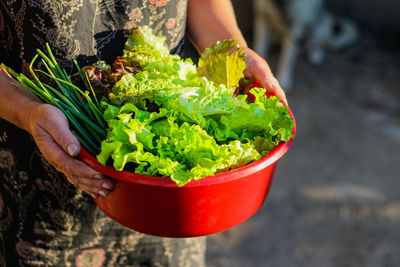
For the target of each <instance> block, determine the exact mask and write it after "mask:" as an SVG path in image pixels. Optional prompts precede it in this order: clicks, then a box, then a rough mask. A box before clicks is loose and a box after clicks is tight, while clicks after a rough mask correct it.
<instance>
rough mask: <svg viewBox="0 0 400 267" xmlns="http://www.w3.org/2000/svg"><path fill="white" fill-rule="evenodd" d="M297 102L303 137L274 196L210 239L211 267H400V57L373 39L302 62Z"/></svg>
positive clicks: (293, 95)
mask: <svg viewBox="0 0 400 267" xmlns="http://www.w3.org/2000/svg"><path fill="white" fill-rule="evenodd" d="M397 51H398V50H397ZM288 100H289V104H290V107H291V109H292V110H293V112H294V115H295V117H296V121H297V136H296V138H295V141H294V143H293V145H292V147H291V148H290V150H289V152H288V153H287V154H286V155H285V156H284V157H283V158H282V159H281V160H280V162H279V166H278V169H277V171H276V174H275V180H274V183H273V185H272V189H271V192H270V195H269V196H268V198H267V201H266V202H265V203H264V205H263V206H262V208H261V209H260V210H259V211H258V212H257V213H256V214H255V215H254V216H253V217H251V218H250V219H248V220H247V221H246V222H244V223H242V224H241V225H239V226H236V227H234V228H233V229H230V230H227V231H225V232H222V233H219V234H215V235H211V236H209V238H208V250H207V262H208V266H209V267H217V266H218V267H219V266H220V267H243V266H245V267H260V266H274V267H275V266H277V267H280V266H284V267H286V266H307V267H313V266H315V267H320V266H328V267H329V266H340V267H342V266H343V267H345V266H363V267H375V266H377V267H378V266H379V267H380V266H393V267H395V266H400V153H399V151H400V54H399V52H395V51H392V52H390V51H387V50H385V49H383V48H382V47H381V46H380V45H379V44H378V43H377V42H376V41H374V40H372V39H370V38H363V39H362V40H361V41H359V42H358V43H357V45H355V46H353V47H352V48H350V49H347V50H345V51H342V52H340V53H338V52H335V53H333V52H332V53H330V54H329V55H328V57H327V58H326V60H325V62H324V63H323V64H322V65H320V66H313V65H311V64H310V63H308V62H307V60H305V59H304V58H300V59H299V60H298V62H297V66H296V71H295V86H294V88H293V89H292V91H291V92H289V93H288Z"/></svg>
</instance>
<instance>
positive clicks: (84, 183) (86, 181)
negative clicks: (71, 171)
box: [67, 176, 114, 197]
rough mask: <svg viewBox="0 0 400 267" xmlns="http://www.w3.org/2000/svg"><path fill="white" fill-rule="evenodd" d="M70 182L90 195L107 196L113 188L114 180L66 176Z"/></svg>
mask: <svg viewBox="0 0 400 267" xmlns="http://www.w3.org/2000/svg"><path fill="white" fill-rule="evenodd" d="M67 180H72V183H73V184H74V185H75V186H76V187H78V188H79V189H81V190H82V191H85V192H86V193H88V194H90V195H92V196H93V195H101V196H103V197H107V196H109V195H110V193H111V191H112V189H113V188H114V182H113V181H112V180H110V179H95V178H85V177H71V176H69V177H67Z"/></svg>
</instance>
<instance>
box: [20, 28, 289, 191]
mask: <svg viewBox="0 0 400 267" xmlns="http://www.w3.org/2000/svg"><path fill="white" fill-rule="evenodd" d="M164 41H165V37H162V36H155V35H154V34H153V33H152V32H151V30H150V28H148V27H141V28H137V29H136V30H134V31H133V32H132V34H131V36H130V37H129V38H128V40H127V42H126V43H125V49H124V51H123V55H122V56H121V57H119V58H118V59H117V60H116V61H115V62H114V64H113V65H112V66H110V65H108V64H107V63H105V62H97V63H96V64H94V65H92V66H87V67H84V68H82V70H81V71H80V69H79V68H78V70H79V72H80V74H81V77H82V79H83V80H84V81H85V84H86V86H87V91H86V92H82V91H81V90H80V89H79V88H78V87H76V86H75V85H73V84H72V83H71V82H70V81H69V80H68V77H62V78H60V77H59V76H62V74H64V76H65V73H64V72H63V71H61V70H58V69H59V67H57V65H56V62H53V61H52V65H50V64H47V65H48V75H50V76H51V77H53V79H54V80H55V81H57V84H58V86H59V87H60V88H61V92H64V90H63V89H65V88H64V87H67V89H66V91H67V92H66V93H67V94H66V95H65V97H61V96H60V95H61V93H56V92H55V91H54V92H53V90H49V89H50V88H49V86H48V85H43V84H42V86H40V81H39V80H38V79H36V78H35V79H34V80H33V81H30V82H27V81H26V80H27V79H26V80H25V78H21V77H22V76H20V74H15V73H14V74H13V75H14V76H15V77H17V79H19V80H20V81H24V84H25V85H26V86H27V87H28V88H30V89H31V90H32V88H34V89H35V90H32V91H34V92H35V93H37V94H38V92H42V93H43V92H45V94H46V97H42V99H43V100H45V101H48V102H49V101H52V103H53V104H55V105H58V107H60V108H61V109H62V110H63V111H64V113H66V114H69V117H68V118H69V119H70V121H71V124H72V127H73V128H75V129H76V130H77V129H79V128H81V129H86V130H85V131H83V133H84V134H85V135H90V134H91V132H94V133H95V134H96V135H97V138H94V139H93V140H91V142H92V143H94V142H97V147H96V146H93V144H92V145H90V146H89V144H88V141H87V140H86V139H85V137H84V135H82V132H79V131H77V132H76V134H77V135H78V136H79V138H80V140H82V145H83V146H84V147H85V148H86V149H87V150H88V151H89V152H91V153H92V154H94V155H97V159H98V160H99V162H100V163H102V164H103V165H105V164H110V165H113V166H114V168H115V169H117V170H130V171H133V172H135V173H139V174H145V175H151V176H164V177H170V178H171V179H172V180H173V181H175V182H176V183H177V184H178V185H179V186H182V185H185V184H186V183H188V182H190V181H191V180H197V179H200V178H203V177H206V176H210V175H214V174H216V173H219V172H224V171H228V170H230V169H234V168H238V167H240V166H243V165H246V164H248V163H250V162H253V161H255V160H258V159H260V158H261V157H262V156H264V155H266V154H268V152H269V151H271V150H272V149H273V148H274V147H275V146H277V145H278V144H279V143H280V142H281V141H288V140H289V139H290V138H292V137H293V135H292V134H291V132H292V129H293V119H292V118H291V117H290V116H289V113H288V109H287V107H286V106H285V105H283V104H282V103H281V102H280V101H279V100H280V99H279V98H278V97H275V96H270V97H266V96H265V93H266V91H265V89H263V88H252V89H251V90H250V94H252V95H253V96H254V102H253V103H249V102H250V100H249V97H248V95H247V94H245V93H243V94H241V93H240V90H238V88H239V83H241V82H242V81H243V79H244V76H243V70H244V69H245V68H246V64H245V55H244V53H243V50H242V49H236V50H235V51H233V52H232V50H234V49H235V46H236V43H237V41H233V40H225V41H222V42H217V43H216V44H214V45H213V46H211V47H210V48H208V49H206V50H205V52H204V53H203V54H202V56H201V58H200V60H199V64H198V67H196V65H194V64H193V63H192V61H191V60H190V59H186V60H183V59H181V58H180V57H179V56H178V55H171V54H170V53H169V51H168V49H167V48H166V47H165V46H164ZM49 51H50V52H51V50H50V49H49ZM42 54H43V53H42ZM42 56H43V55H42ZM49 60H50V61H51V59H49ZM44 61H46V60H44ZM53 65H54V67H53ZM32 72H33V71H32ZM34 77H35V76H34ZM31 83H32V84H34V85H35V86H33V85H32V84H31ZM89 91H90V92H92V95H90V94H89V93H88V92H89ZM46 92H48V94H47V93H46ZM77 92H78V93H77ZM238 92H239V94H238ZM79 94H80V95H83V96H84V97H83V98H82V97H77V96H78V95H79ZM89 95H90V97H89ZM47 96H48V97H47ZM64 98H67V99H66V100H68V99H70V98H73V100H74V101H75V102H76V105H75V102H74V101H70V102H72V103H71V104H72V107H71V106H70V105H68V104H69V103H68V101H66V100H65V99H64ZM54 99H56V100H54ZM83 101H85V103H86V104H87V107H89V108H84V107H83V105H82V104H79V103H81V102H82V103H83ZM64 102H67V105H65V103H64ZM61 103H64V104H61ZM66 106H68V107H69V108H67V107H66ZM74 107H75V108H76V109H78V110H76V109H75V108H74ZM81 109H82V110H81ZM86 109H87V110H86ZM97 111H100V112H101V115H102V116H101V118H98V116H99V113H98V112H97ZM83 112H87V114H86V115H84V113H83ZM77 114H80V116H78V115H77ZM73 116H76V117H73ZM84 116H86V118H85V119H83V118H82V117H84ZM70 117H73V120H75V121H76V123H72V122H73V120H71V118H70ZM87 119H90V122H88V121H87ZM78 122H79V123H80V124H78ZM92 124H95V126H96V127H98V128H100V129H99V130H104V132H102V131H96V130H95V128H94V127H93V125H92ZM105 131H106V135H105V134H104V133H105ZM99 139H101V140H99Z"/></svg>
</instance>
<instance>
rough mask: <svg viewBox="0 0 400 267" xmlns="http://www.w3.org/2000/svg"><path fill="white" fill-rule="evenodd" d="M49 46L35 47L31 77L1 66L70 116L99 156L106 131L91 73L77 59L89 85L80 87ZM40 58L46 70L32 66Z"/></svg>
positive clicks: (85, 143)
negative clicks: (40, 74)
mask: <svg viewBox="0 0 400 267" xmlns="http://www.w3.org/2000/svg"><path fill="white" fill-rule="evenodd" d="M46 49H47V54H45V53H44V52H43V51H41V50H40V49H37V50H36V52H37V54H36V55H35V57H34V58H33V59H32V61H31V63H30V65H29V72H30V74H31V76H32V79H29V78H28V77H26V76H25V75H24V74H22V73H21V74H18V73H16V72H15V71H13V70H12V69H11V68H9V67H7V66H6V65H4V64H3V63H1V66H2V67H3V68H4V69H5V70H6V71H8V72H9V73H10V74H11V75H12V76H13V77H14V78H15V79H17V80H18V81H19V82H20V83H21V84H23V85H24V86H25V87H26V88H28V89H29V90H30V91H32V92H33V93H34V94H35V95H37V96H38V97H39V98H40V99H41V100H43V101H44V102H46V103H48V104H51V105H54V106H56V107H57V108H59V109H60V110H61V111H62V112H63V113H64V114H65V116H66V117H67V119H68V121H69V123H70V125H71V128H72V133H73V134H74V135H75V136H76V137H77V138H78V140H79V142H80V143H81V145H82V146H83V147H84V148H85V149H86V151H88V152H89V153H90V154H92V155H93V156H96V155H97V154H99V153H100V147H101V141H102V140H104V139H105V137H106V135H107V131H106V122H105V121H104V118H103V115H102V112H101V107H100V103H99V101H98V100H97V97H96V95H95V93H94V90H93V87H92V86H91V83H90V80H89V77H88V76H87V74H86V73H85V74H84V73H83V72H82V70H81V68H80V67H79V65H78V63H77V62H76V60H74V64H75V66H76V68H77V70H78V73H79V75H80V77H81V79H82V80H83V82H84V84H85V88H86V90H85V91H83V90H81V89H80V88H79V87H77V86H76V85H74V84H73V83H72V82H71V79H70V78H69V76H68V75H67V73H66V71H65V70H64V69H61V68H60V66H59V65H58V63H57V61H56V59H55V57H54V55H53V53H52V51H51V49H50V46H49V44H47V43H46ZM37 60H40V61H41V62H42V63H43V65H44V67H45V70H34V69H33V66H34V63H35V62H36V61H37ZM36 73H42V74H44V75H46V76H48V77H50V78H51V79H52V80H53V81H54V82H55V84H56V85H57V86H56V87H58V88H55V87H53V86H51V85H49V84H46V83H44V82H42V81H41V80H40V79H39V78H38V76H37V75H36Z"/></svg>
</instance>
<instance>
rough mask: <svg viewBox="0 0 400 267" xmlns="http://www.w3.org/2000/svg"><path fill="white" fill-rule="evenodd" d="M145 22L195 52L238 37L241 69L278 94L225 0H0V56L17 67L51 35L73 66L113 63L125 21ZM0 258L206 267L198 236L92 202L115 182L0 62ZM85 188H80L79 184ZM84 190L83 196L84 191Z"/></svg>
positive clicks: (30, 262) (59, 116)
mask: <svg viewBox="0 0 400 267" xmlns="http://www.w3.org/2000/svg"><path fill="white" fill-rule="evenodd" d="M140 25H149V26H150V27H151V28H153V31H154V32H155V33H156V34H162V35H165V36H167V45H168V46H169V47H170V48H171V49H172V48H174V51H175V52H179V50H180V49H181V44H182V41H181V40H182V38H183V36H184V33H185V29H186V31H187V33H188V36H189V38H190V39H191V41H192V42H193V44H194V45H195V47H196V49H197V50H198V51H199V52H201V51H203V50H204V49H205V48H206V47H209V46H210V45H211V44H213V43H214V42H216V41H217V40H223V39H226V38H231V39H237V40H239V43H240V45H241V46H242V47H243V48H244V49H245V50H244V51H245V53H246V55H247V65H248V69H247V70H246V71H245V74H246V76H248V77H253V78H255V79H256V80H258V81H259V82H260V83H261V84H262V85H263V86H264V87H266V88H267V89H268V90H269V91H270V92H273V93H275V94H277V95H278V96H280V97H281V98H282V99H284V100H285V101H286V99H285V95H284V93H283V91H282V89H281V88H280V87H279V84H278V82H277V81H276V79H275V78H274V77H273V75H272V74H271V72H270V69H269V67H268V65H267V63H266V62H265V61H264V60H263V59H262V58H261V57H259V56H258V55H257V54H256V53H254V52H253V51H252V50H251V49H249V48H248V47H247V44H246V42H245V40H244V38H243V36H242V34H241V33H240V30H239V28H238V26H237V23H236V19H235V15H234V12H233V9H232V5H231V3H230V1H228V0H203V1H198V0H188V1H186V0H149V1H134V0H98V1H80V0H69V1H52V0H41V1H35V0H6V1H2V2H1V4H0V43H1V46H0V49H2V50H0V51H1V54H0V61H2V62H4V63H6V65H8V66H10V67H12V68H14V69H15V70H19V71H25V72H26V69H27V65H28V62H30V60H31V59H32V57H33V55H34V54H35V49H36V48H38V47H43V45H44V43H45V42H49V44H50V46H51V47H52V49H53V52H54V53H55V56H56V58H57V60H58V62H60V64H61V65H62V67H64V68H66V69H67V70H71V71H72V63H71V62H72V59H74V58H77V59H78V61H79V63H80V65H86V64H90V63H93V62H95V61H97V60H99V59H102V60H106V61H108V62H112V61H113V59H115V58H116V56H117V55H118V53H120V51H122V46H123V43H124V40H125V38H126V35H127V33H128V32H129V30H130V29H132V28H134V27H136V26H140ZM0 117H1V119H0V125H1V128H0V174H1V183H0V230H1V232H0V241H1V242H0V263H1V264H3V265H6V264H7V265H8V266H39V265H40V266H43V265H46V266H73V265H77V266H204V264H205V260H204V252H205V239H204V238H194V239H163V238H158V237H152V236H146V235H144V234H141V233H137V232H134V231H130V230H128V229H126V228H124V227H122V226H120V225H118V224H117V223H115V222H114V221H112V220H111V219H109V218H108V217H106V216H105V215H104V214H103V213H102V212H101V211H99V210H98V209H97V207H96V205H95V204H94V202H93V200H92V199H91V197H90V196H92V197H98V196H99V195H101V196H103V197H107V196H108V195H109V194H110V193H111V191H112V188H113V181H112V180H111V179H109V178H107V177H104V176H103V175H101V174H100V173H98V172H96V171H95V170H93V169H91V168H90V167H88V166H87V165H85V164H84V163H82V162H80V161H79V160H77V159H76V156H77V155H78V154H79V153H80V144H79V142H78V140H77V139H76V138H75V136H74V135H73V134H72V133H71V132H70V130H69V126H68V122H67V119H66V118H65V116H64V115H63V113H62V112H61V111H60V110H58V109H57V108H55V107H53V106H50V105H47V104H43V103H42V102H40V101H39V100H38V99H37V98H36V97H35V96H34V95H33V94H31V93H30V92H29V91H28V90H27V89H26V88H24V87H23V86H22V85H21V84H19V83H18V82H16V81H15V80H14V79H12V78H11V77H10V76H9V75H8V74H7V73H6V71H5V70H3V69H1V68H0ZM82 192H85V193H87V194H85V193H82ZM89 195H90V196H89Z"/></svg>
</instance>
